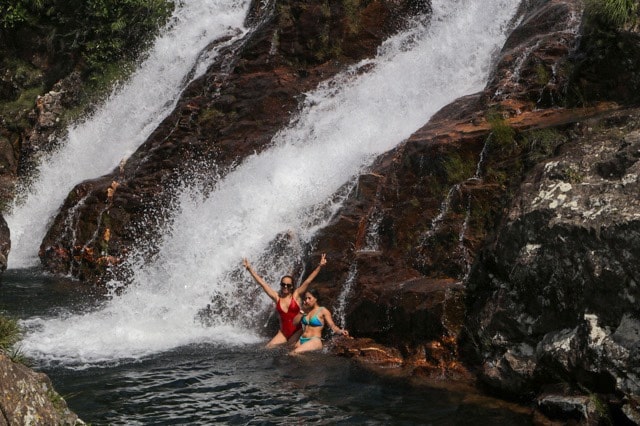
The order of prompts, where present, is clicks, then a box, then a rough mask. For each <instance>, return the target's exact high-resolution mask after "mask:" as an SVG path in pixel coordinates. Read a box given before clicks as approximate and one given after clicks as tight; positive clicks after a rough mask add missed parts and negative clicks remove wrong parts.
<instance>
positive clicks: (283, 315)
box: [242, 253, 327, 348]
mask: <svg viewBox="0 0 640 426" xmlns="http://www.w3.org/2000/svg"><path fill="white" fill-rule="evenodd" d="M326 257H327V256H326V254H325V253H322V256H321V257H320V263H319V264H318V266H317V267H316V269H314V270H313V271H312V272H311V274H309V276H308V277H307V279H306V280H304V282H303V283H302V284H301V285H300V287H298V288H297V289H295V290H294V289H293V287H294V284H293V277H292V276H291V275H285V276H284V277H282V278H281V279H280V292H279V293H278V292H276V291H275V290H274V289H272V288H271V287H270V286H269V284H267V283H266V282H265V280H263V279H262V277H261V276H260V275H258V274H257V273H256V272H255V271H254V270H253V268H252V267H251V264H249V261H248V260H247V259H246V258H245V259H243V260H242V264H243V265H244V267H245V268H246V269H247V271H249V273H250V274H251V276H252V277H253V279H254V280H255V281H256V282H257V283H258V284H260V286H261V287H262V289H263V290H264V291H265V293H267V295H268V296H269V297H270V298H271V299H272V300H273V301H274V302H276V311H277V312H278V315H279V317H280V330H278V333H277V334H276V335H275V336H274V337H273V339H271V341H270V342H269V343H267V347H268V348H270V347H274V346H277V345H282V344H283V343H287V342H289V343H291V344H293V343H295V342H296V341H297V340H298V338H299V337H300V333H301V331H302V328H301V326H300V324H299V323H298V324H294V323H293V319H294V318H295V317H296V315H298V313H299V312H300V305H302V300H301V297H300V295H301V294H304V293H305V292H306V291H307V287H309V284H311V282H312V281H313V280H314V279H315V278H316V277H317V276H318V273H320V269H321V268H322V267H323V266H324V265H326V264H327V258H326Z"/></svg>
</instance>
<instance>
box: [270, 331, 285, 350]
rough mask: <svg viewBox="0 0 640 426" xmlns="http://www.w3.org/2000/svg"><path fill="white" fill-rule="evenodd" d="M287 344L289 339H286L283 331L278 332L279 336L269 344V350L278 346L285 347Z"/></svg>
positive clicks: (274, 337)
mask: <svg viewBox="0 0 640 426" xmlns="http://www.w3.org/2000/svg"><path fill="white" fill-rule="evenodd" d="M285 343H287V338H286V337H284V334H282V331H280V330H278V334H276V335H275V336H273V339H271V341H270V342H269V343H267V348H273V347H276V346H278V345H283V344H285Z"/></svg>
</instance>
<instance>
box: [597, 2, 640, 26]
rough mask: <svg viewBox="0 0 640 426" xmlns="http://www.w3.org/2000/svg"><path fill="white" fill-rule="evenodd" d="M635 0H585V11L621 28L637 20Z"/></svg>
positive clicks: (604, 22) (601, 20) (607, 23)
mask: <svg viewBox="0 0 640 426" xmlns="http://www.w3.org/2000/svg"><path fill="white" fill-rule="evenodd" d="M637 10H638V2H637V0H586V3H585V11H586V13H587V15H588V16H590V17H591V18H595V19H597V20H599V21H600V22H602V23H603V24H605V25H609V26H612V27H614V28H622V27H624V26H625V25H630V24H633V23H635V21H636V20H637V14H636V13H637Z"/></svg>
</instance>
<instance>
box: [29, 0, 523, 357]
mask: <svg viewBox="0 0 640 426" xmlns="http://www.w3.org/2000/svg"><path fill="white" fill-rule="evenodd" d="M517 3H518V2H514V1H512V0H458V1H452V0H434V1H433V16H432V17H431V19H430V20H429V23H428V24H424V23H420V22H417V23H416V24H415V25H414V26H413V27H412V28H411V29H409V30H407V31H405V32H403V33H401V34H398V35H397V36H394V37H391V38H390V39H389V40H387V41H386V42H385V43H384V44H383V45H382V46H381V47H380V49H379V53H378V55H377V56H376V57H375V58H372V59H369V60H366V61H362V62H361V63H359V64H357V65H356V66H354V67H352V68H350V69H348V70H346V71H345V72H344V73H342V74H340V75H339V76H337V77H335V78H333V79H331V80H330V81H326V82H324V83H323V84H321V85H320V86H319V87H318V88H317V89H316V90H315V91H313V92H312V93H309V94H308V95H307V96H306V100H305V101H304V104H303V105H302V108H301V112H300V113H299V115H298V116H296V117H295V118H294V119H293V120H292V122H291V124H290V125H289V126H287V127H286V128H284V129H282V130H281V131H280V132H279V133H278V134H277V135H276V136H275V137H274V139H273V141H272V144H271V146H270V147H269V149H267V150H265V151H263V152H261V153H260V154H254V155H251V156H249V157H248V158H246V159H244V161H243V162H242V163H241V164H239V165H238V166H237V167H235V168H234V170H233V171H231V172H230V173H229V174H228V175H226V176H225V177H224V178H223V179H221V180H220V181H219V182H218V184H217V186H216V187H215V188H214V190H213V191H212V192H210V193H208V195H207V196H203V195H201V194H200V193H198V192H197V191H196V190H195V189H193V188H192V189H190V190H188V191H185V192H184V193H183V194H182V196H181V198H180V200H179V203H178V208H177V209H176V211H175V212H174V217H175V220H174V221H173V226H172V228H171V229H170V230H168V231H167V233H166V235H164V238H163V240H162V242H161V246H160V251H159V253H158V254H157V255H156V256H155V257H154V260H153V261H152V262H149V263H142V262H139V263H132V265H131V271H132V277H131V281H132V283H131V284H129V285H128V286H127V287H126V288H124V289H123V290H122V291H121V292H118V293H119V294H118V295H114V296H113V298H112V299H110V300H109V301H107V302H106V303H105V304H104V305H103V306H102V307H100V308H99V309H97V310H94V311H91V312H87V313H85V314H82V315H69V316H64V317H60V316H58V317H56V318H32V319H30V320H28V321H26V322H25V323H24V325H25V326H26V327H27V330H28V333H27V335H26V337H25V339H24V340H23V342H22V348H23V350H24V351H25V353H27V354H29V355H31V356H35V357H39V358H43V359H47V360H51V361H56V362H63V363H66V364H68V365H72V364H80V365H84V364H85V363H90V364H91V363H96V362H101V361H113V360H120V359H127V358H134V359H137V358H140V357H144V356H149V355H152V354H154V353H157V352H159V351H165V350H170V349H172V348H176V347H179V346H183V345H187V344H193V343H200V342H213V343H216V344H223V345H232V344H244V343H247V342H257V341H259V340H260V339H261V337H260V336H259V335H258V334H257V331H256V330H257V329H258V328H259V327H257V326H254V325H252V324H253V322H252V321H253V320H254V319H255V318H256V316H257V314H258V313H260V312H265V310H266V309H267V310H271V309H273V305H272V303H271V302H270V301H269V300H268V298H267V297H266V296H265V295H263V294H262V293H261V292H260V290H259V289H257V285H256V284H255V283H254V282H253V281H252V280H251V279H250V278H249V276H248V275H246V273H245V272H244V271H243V270H242V268H240V264H241V260H242V257H248V258H249V259H251V260H252V262H253V263H254V267H255V268H256V269H257V270H258V271H260V272H264V271H267V272H268V273H266V274H265V276H266V278H267V281H268V282H269V283H271V284H272V285H275V284H277V281H275V280H276V279H279V275H283V274H284V273H287V272H289V271H288V270H286V269H285V267H283V268H282V269H281V270H279V271H277V270H276V271H274V270H273V268H272V267H273V265H275V264H276V260H275V257H276V256H275V255H274V254H273V253H272V252H270V251H269V250H270V247H271V246H272V244H273V241H274V240H276V239H278V238H280V236H282V235H284V234H286V235H293V236H295V238H296V239H299V240H300V241H302V242H303V243H304V242H311V241H312V239H313V235H314V234H315V233H316V231H317V230H318V229H320V228H321V227H323V226H325V225H326V223H327V221H328V220H329V218H330V217H331V215H332V214H334V213H335V212H336V210H337V209H338V208H339V207H340V203H341V201H342V200H343V199H344V196H345V194H346V193H347V192H348V190H349V187H350V186H351V185H353V182H354V179H355V177H356V176H357V175H358V174H359V173H361V172H362V171H363V170H365V169H366V167H368V166H369V165H370V164H371V162H372V161H373V159H374V158H375V157H376V156H377V155H379V154H381V153H383V152H385V151H387V150H389V149H391V148H393V147H394V146H396V145H397V144H399V143H400V142H402V141H403V140H405V139H406V138H407V137H409V136H410V135H411V134H412V133H413V132H414V131H415V130H417V129H418V128H420V127H421V126H422V125H424V124H425V123H426V122H427V121H428V119H429V117H431V116H432V115H433V114H434V113H435V112H436V111H438V110H439V109H440V108H441V107H443V106H444V105H446V104H448V103H450V102H451V101H453V100H454V99H456V98H458V97H459V96H462V95H465V94H469V93H473V92H475V91H478V90H481V89H482V88H483V86H484V84H485V82H486V79H487V77H488V73H489V70H490V66H491V59H492V56H493V55H494V54H495V53H497V51H498V50H499V49H500V47H501V46H502V43H503V42H504V40H505V37H506V34H505V33H506V32H507V30H508V23H509V21H510V19H511V18H512V15H513V14H514V13H515V12H516V9H517V7H518V4H517ZM345 183H349V185H345ZM328 261H329V262H332V259H330V258H329V259H328ZM113 285H114V286H115V287H117V286H118V285H119V283H113ZM217 302H221V303H217ZM209 303H211V308H212V311H213V314H214V317H213V321H211V322H210V323H208V324H207V325H206V326H205V325H203V324H201V323H199V322H198V321H197V320H195V319H194V318H195V317H197V313H198V311H199V310H200V309H201V308H202V307H203V306H206V305H207V304H209Z"/></svg>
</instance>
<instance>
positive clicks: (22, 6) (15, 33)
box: [0, 0, 173, 84]
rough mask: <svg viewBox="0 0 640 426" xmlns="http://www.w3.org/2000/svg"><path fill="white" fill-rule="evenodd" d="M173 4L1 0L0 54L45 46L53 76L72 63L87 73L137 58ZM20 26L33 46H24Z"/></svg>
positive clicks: (64, 71)
mask: <svg viewBox="0 0 640 426" xmlns="http://www.w3.org/2000/svg"><path fill="white" fill-rule="evenodd" d="M7 3H8V4H7ZM172 9H173V2H172V1H167V0H13V1H11V2H6V3H3V4H0V39H2V40H3V41H4V43H3V44H4V46H3V48H5V49H6V50H7V52H6V54H5V55H3V56H5V58H11V57H17V56H19V53H20V51H22V50H24V49H25V47H26V48H32V49H39V50H41V51H42V49H43V48H45V49H46V51H47V52H48V53H47V54H48V55H55V57H53V58H51V59H50V62H52V63H57V66H54V68H56V67H57V68H58V70H57V73H58V74H60V73H62V74H61V75H55V76H52V79H53V80H57V79H59V78H61V77H62V76H64V74H67V73H69V72H70V71H71V70H72V69H73V68H76V69H81V70H82V71H83V74H84V75H85V76H88V77H89V78H92V77H95V76H99V75H101V74H102V73H103V71H104V70H105V69H106V70H109V69H110V68H113V67H114V66H116V65H118V64H119V65H122V64H124V63H126V62H127V61H131V60H134V59H135V58H137V56H138V55H139V53H140V51H141V49H140V48H141V47H145V45H146V44H147V43H148V42H150V41H151V40H152V39H153V37H154V36H155V35H156V34H157V30H158V29H159V27H160V25H161V24H162V23H164V22H166V20H167V18H168V17H169V15H170V13H171V10H172ZM25 30H26V31H28V32H29V33H30V34H32V35H33V37H32V38H31V39H30V40H29V41H28V43H30V44H31V43H33V44H34V45H30V46H25V41H23V38H24V32H25ZM45 44H46V46H45ZM38 45H40V46H38ZM3 65H4V66H8V64H7V63H5V64H3ZM69 67H70V68H69ZM9 69H11V67H9ZM109 72H111V71H109ZM48 83H49V84H50V83H52V82H51V81H49V82H48Z"/></svg>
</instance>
